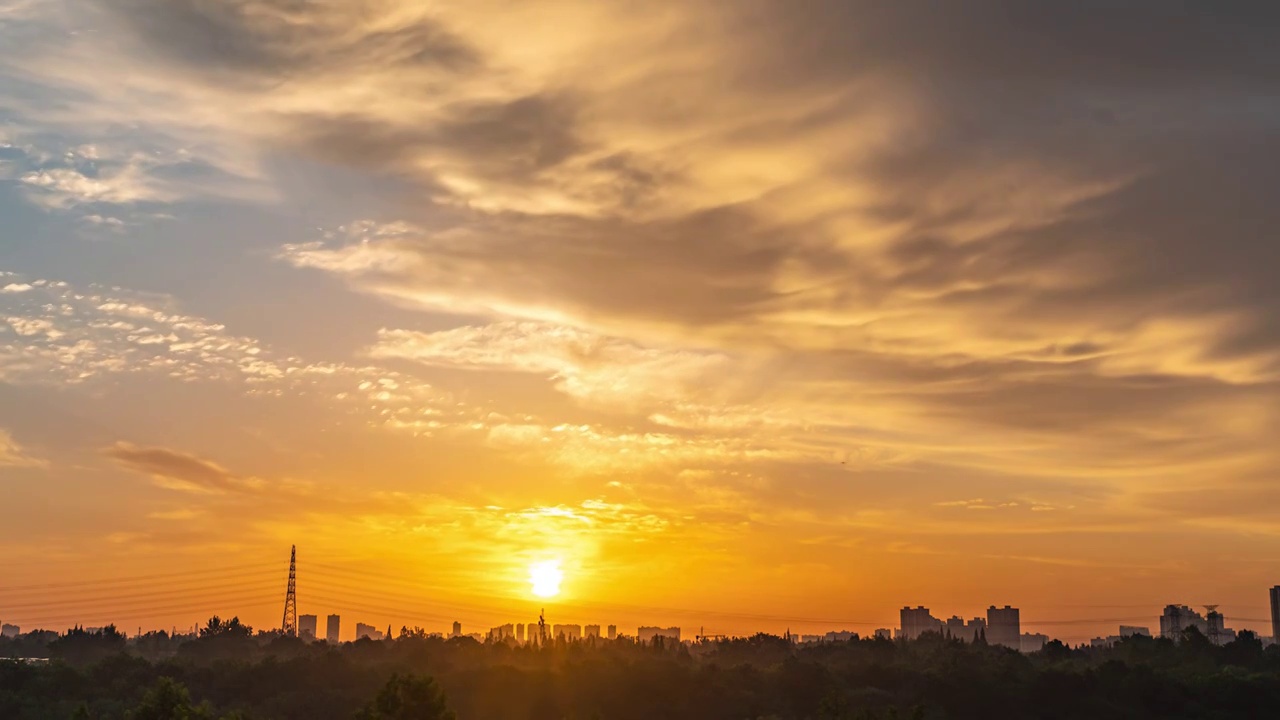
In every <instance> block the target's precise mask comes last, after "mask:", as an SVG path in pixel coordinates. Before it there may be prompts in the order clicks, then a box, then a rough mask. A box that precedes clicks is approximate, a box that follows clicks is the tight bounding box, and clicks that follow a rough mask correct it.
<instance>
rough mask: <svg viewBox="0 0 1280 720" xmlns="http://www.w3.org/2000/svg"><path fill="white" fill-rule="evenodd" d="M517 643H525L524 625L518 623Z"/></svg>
mask: <svg viewBox="0 0 1280 720" xmlns="http://www.w3.org/2000/svg"><path fill="white" fill-rule="evenodd" d="M516 642H518V643H523V642H524V623H516Z"/></svg>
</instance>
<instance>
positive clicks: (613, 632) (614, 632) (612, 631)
mask: <svg viewBox="0 0 1280 720" xmlns="http://www.w3.org/2000/svg"><path fill="white" fill-rule="evenodd" d="M609 639H610V640H617V639H618V626H617V625H610V626H609Z"/></svg>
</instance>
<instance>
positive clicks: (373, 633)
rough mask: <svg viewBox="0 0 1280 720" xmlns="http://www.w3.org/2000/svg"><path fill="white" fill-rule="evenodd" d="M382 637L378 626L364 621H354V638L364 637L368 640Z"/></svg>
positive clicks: (360, 638)
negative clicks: (366, 623)
mask: <svg viewBox="0 0 1280 720" xmlns="http://www.w3.org/2000/svg"><path fill="white" fill-rule="evenodd" d="M384 637H385V636H384V635H383V634H382V631H381V630H379V629H378V628H376V627H374V626H372V625H365V624H364V623H360V622H358V623H356V639H357V640H362V639H365V638H368V639H369V640H382V639H383V638H384Z"/></svg>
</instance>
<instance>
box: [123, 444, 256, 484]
mask: <svg viewBox="0 0 1280 720" xmlns="http://www.w3.org/2000/svg"><path fill="white" fill-rule="evenodd" d="M102 453H103V454H104V455H106V456H107V457H109V458H111V459H113V460H115V461H116V462H118V463H119V464H120V465H122V466H123V467H125V468H128V469H129V470H132V471H134V472H137V473H141V474H143V475H148V476H151V477H152V478H154V479H155V480H156V481H157V482H158V483H160V484H161V485H163V486H164V487H168V488H171V489H178V490H188V491H196V492H217V493H223V492H240V491H244V490H246V489H249V488H250V487H251V484H249V483H247V482H246V480H245V479H243V478H239V477H237V476H235V475H233V474H232V473H231V472H230V471H228V470H227V469H226V468H224V467H222V466H221V465H218V464H217V463H214V462H212V461H209V460H205V459H203V458H199V457H196V456H194V455H189V454H187V453H182V452H178V451H175V450H169V449H167V448H160V447H139V446H137V445H133V444H132V443H127V442H118V443H116V444H115V445H112V446H111V447H108V448H105V449H104V450H103V451H102Z"/></svg>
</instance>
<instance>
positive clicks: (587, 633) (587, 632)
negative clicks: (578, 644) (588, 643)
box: [582, 625, 600, 640]
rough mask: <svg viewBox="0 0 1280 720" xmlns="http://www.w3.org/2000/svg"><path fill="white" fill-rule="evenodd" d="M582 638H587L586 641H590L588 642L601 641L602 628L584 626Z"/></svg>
mask: <svg viewBox="0 0 1280 720" xmlns="http://www.w3.org/2000/svg"><path fill="white" fill-rule="evenodd" d="M582 637H584V638H586V639H588V640H599V639H600V626H599V625H583V626H582Z"/></svg>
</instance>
